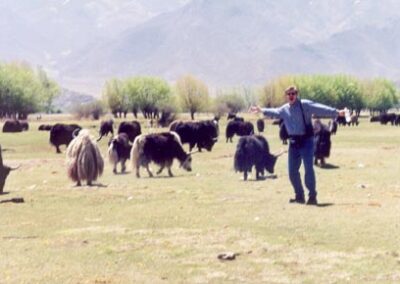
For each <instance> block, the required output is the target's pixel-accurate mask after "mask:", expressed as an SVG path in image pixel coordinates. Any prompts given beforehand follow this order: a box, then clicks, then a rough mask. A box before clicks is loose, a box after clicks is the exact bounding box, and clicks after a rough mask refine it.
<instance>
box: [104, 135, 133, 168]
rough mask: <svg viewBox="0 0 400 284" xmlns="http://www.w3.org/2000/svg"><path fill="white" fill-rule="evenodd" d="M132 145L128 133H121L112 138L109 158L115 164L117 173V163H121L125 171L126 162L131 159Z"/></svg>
mask: <svg viewBox="0 0 400 284" xmlns="http://www.w3.org/2000/svg"><path fill="white" fill-rule="evenodd" d="M131 149H132V145H131V144H130V142H129V137H128V135H127V134H126V133H120V134H118V135H116V136H115V137H114V138H112V139H111V140H110V142H109V146H108V159H109V161H110V163H112V164H113V173H114V174H116V173H117V164H118V163H121V172H122V173H123V172H125V169H126V167H125V162H126V160H129V157H130V153H131Z"/></svg>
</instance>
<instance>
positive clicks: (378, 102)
mask: <svg viewBox="0 0 400 284" xmlns="http://www.w3.org/2000/svg"><path fill="white" fill-rule="evenodd" d="M363 90H364V93H365V95H366V96H365V97H366V105H367V107H368V108H369V109H370V111H372V112H373V111H379V112H381V113H382V112H386V111H387V110H388V109H390V108H392V107H394V106H395V105H397V104H398V101H399V98H398V94H397V92H396V87H395V85H394V83H393V82H390V81H388V80H386V79H374V80H372V81H364V83H363Z"/></svg>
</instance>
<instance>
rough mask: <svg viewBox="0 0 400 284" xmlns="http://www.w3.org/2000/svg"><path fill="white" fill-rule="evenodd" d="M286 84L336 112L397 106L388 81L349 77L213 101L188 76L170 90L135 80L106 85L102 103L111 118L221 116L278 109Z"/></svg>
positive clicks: (299, 81)
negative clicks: (169, 113)
mask: <svg viewBox="0 0 400 284" xmlns="http://www.w3.org/2000/svg"><path fill="white" fill-rule="evenodd" d="M290 85H296V86H297V87H298V88H299V90H300V94H301V97H302V98H307V99H311V100H313V101H316V102H320V103H323V104H327V105H330V106H333V107H336V108H338V109H342V108H344V107H347V108H349V109H350V110H352V111H355V112H356V113H360V111H361V110H362V109H369V110H370V111H372V112H375V111H378V112H386V111H387V110H388V109H390V108H393V107H396V106H397V104H398V99H399V98H398V93H397V89H396V87H395V85H394V84H393V83H392V82H390V81H388V80H385V79H373V80H361V79H358V78H355V77H352V76H347V75H313V76H310V75H301V76H281V77H279V78H276V79H274V80H272V81H270V82H268V83H267V84H266V85H265V86H264V87H263V88H260V89H255V88H251V87H238V88H225V89H218V90H216V92H215V93H216V95H215V96H213V97H212V98H211V97H210V95H209V90H208V88H207V86H206V84H205V83H203V82H202V81H200V80H199V79H196V78H195V77H193V76H190V75H189V76H184V77H181V78H180V79H178V81H177V82H176V84H175V86H174V88H171V87H170V85H169V84H168V83H167V82H166V81H164V80H162V79H159V78H154V77H133V78H128V79H126V80H124V81H121V80H117V79H112V80H110V81H108V82H107V83H106V85H105V87H104V91H103V98H104V100H105V102H106V104H107V106H108V107H109V108H110V109H111V111H112V112H113V113H114V114H115V115H118V113H127V112H128V111H132V112H133V114H134V115H135V116H136V115H137V113H138V111H139V110H141V111H142V112H143V115H144V116H145V117H149V118H152V117H153V115H156V114H157V113H158V111H159V110H161V109H163V108H165V107H166V106H168V107H169V108H171V107H173V108H174V109H175V110H179V111H185V112H189V113H190V114H191V117H192V119H194V114H195V113H196V112H199V111H210V112H213V113H215V114H217V115H222V114H223V113H226V112H229V111H231V112H239V111H242V110H245V109H247V108H248V107H249V106H250V105H254V104H260V105H262V106H267V107H276V106H280V105H282V104H283V103H284V102H285V97H284V90H285V89H286V88H287V87H288V86H290Z"/></svg>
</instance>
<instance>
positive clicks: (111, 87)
mask: <svg viewBox="0 0 400 284" xmlns="http://www.w3.org/2000/svg"><path fill="white" fill-rule="evenodd" d="M123 86H124V84H123V82H122V81H121V80H118V79H116V78H113V79H110V80H108V81H107V82H106V83H105V85H104V88H103V100H104V102H105V104H106V105H107V106H108V107H109V108H110V110H111V112H112V114H113V115H114V117H121V115H122V113H123V114H124V115H125V116H126V113H127V112H128V99H127V96H126V94H125V93H124V87H123Z"/></svg>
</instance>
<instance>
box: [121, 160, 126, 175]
mask: <svg viewBox="0 0 400 284" xmlns="http://www.w3.org/2000/svg"><path fill="white" fill-rule="evenodd" d="M125 162H126V159H122V160H121V173H124V172H125V170H126V166H125Z"/></svg>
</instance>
